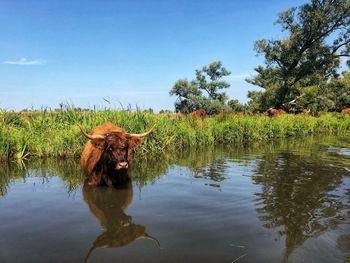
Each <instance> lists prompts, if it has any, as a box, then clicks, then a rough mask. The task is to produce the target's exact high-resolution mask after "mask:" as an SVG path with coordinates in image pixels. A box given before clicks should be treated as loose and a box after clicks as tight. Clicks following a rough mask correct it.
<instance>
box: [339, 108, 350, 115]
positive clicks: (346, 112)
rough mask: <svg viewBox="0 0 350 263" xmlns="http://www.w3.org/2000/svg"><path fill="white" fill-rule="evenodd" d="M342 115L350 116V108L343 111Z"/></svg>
mask: <svg viewBox="0 0 350 263" xmlns="http://www.w3.org/2000/svg"><path fill="white" fill-rule="evenodd" d="M341 113H342V114H350V108H345V109H342V111H341Z"/></svg>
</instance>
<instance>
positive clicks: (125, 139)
mask: <svg viewBox="0 0 350 263" xmlns="http://www.w3.org/2000/svg"><path fill="white" fill-rule="evenodd" d="M92 143H94V142H92ZM97 144H99V147H100V148H102V149H103V153H102V156H101V160H100V161H101V162H102V163H103V164H105V165H107V166H108V167H109V168H111V169H113V170H115V171H127V170H128V168H129V166H130V163H131V159H132V151H133V149H134V148H135V147H137V146H138V145H140V144H141V139H140V138H136V137H131V136H130V135H128V134H126V133H122V132H112V133H108V134H106V135H105V136H104V139H97Z"/></svg>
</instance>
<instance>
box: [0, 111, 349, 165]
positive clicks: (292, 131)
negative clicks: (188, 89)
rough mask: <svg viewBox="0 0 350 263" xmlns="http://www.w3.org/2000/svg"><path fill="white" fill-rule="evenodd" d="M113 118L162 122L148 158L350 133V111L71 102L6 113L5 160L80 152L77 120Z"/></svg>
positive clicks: (143, 152)
mask: <svg viewBox="0 0 350 263" xmlns="http://www.w3.org/2000/svg"><path fill="white" fill-rule="evenodd" d="M107 121H110V122H112V123H114V124H116V125H118V126H120V127H122V128H124V129H125V130H126V131H128V132H130V133H137V132H144V131H146V130H148V129H149V128H151V127H152V126H153V125H156V128H155V130H154V132H153V133H152V134H151V135H149V136H148V137H146V138H144V140H143V143H142V145H141V146H140V147H138V148H137V150H136V155H138V156H142V157H144V158H146V157H147V156H149V155H153V156H154V155H159V154H160V153H165V152H171V151H174V150H180V149H189V148H194V147H203V146H207V145H214V144H224V145H235V144H250V143H253V142H254V143H256V142H268V141H272V140H274V139H277V138H282V139H283V138H290V137H304V136H307V135H318V134H325V135H341V134H346V133H349V132H350V116H344V115H341V114H337V113H327V114H322V115H321V117H319V118H316V117H311V116H306V115H282V116H278V117H276V118H269V117H267V116H261V115H256V116H255V115H253V116H250V115H235V114H221V115H217V116H214V117H209V118H206V119H204V120H201V119H193V118H190V117H188V116H183V115H178V114H152V113H144V112H141V111H136V112H128V111H114V110H104V111H79V110H76V109H75V108H74V107H73V106H70V105H67V106H65V107H63V108H62V109H61V110H60V111H56V112H50V111H47V110H42V111H36V112H20V113H18V112H6V111H2V112H0V159H2V160H16V159H17V160H21V159H29V158H37V157H40V158H42V157H76V156H79V155H80V153H81V151H82V148H83V146H84V144H85V143H86V138H85V137H84V136H83V135H82V134H81V132H80V130H79V128H78V126H77V124H81V125H82V126H83V127H84V128H85V129H86V131H87V132H89V131H90V130H91V129H92V128H93V127H95V126H97V125H99V124H102V123H104V122H107Z"/></svg>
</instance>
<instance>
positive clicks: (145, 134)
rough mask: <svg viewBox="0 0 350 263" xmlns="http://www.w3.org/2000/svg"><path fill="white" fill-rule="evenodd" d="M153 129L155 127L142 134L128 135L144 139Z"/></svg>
mask: <svg viewBox="0 0 350 263" xmlns="http://www.w3.org/2000/svg"><path fill="white" fill-rule="evenodd" d="M154 127H155V125H154V126H153V127H152V128H151V129H150V130H149V131H146V132H144V133H139V134H138V133H129V135H130V136H131V137H136V138H142V137H145V136H147V135H148V134H150V133H151V132H152V131H153V130H154Z"/></svg>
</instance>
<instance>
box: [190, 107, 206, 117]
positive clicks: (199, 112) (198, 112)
mask: <svg viewBox="0 0 350 263" xmlns="http://www.w3.org/2000/svg"><path fill="white" fill-rule="evenodd" d="M190 116H191V117H194V118H202V119H204V118H205V117H207V116H208V113H207V112H206V111H205V110H203V109H199V110H195V111H192V112H191V113H190Z"/></svg>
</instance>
